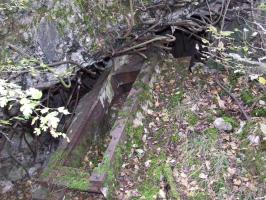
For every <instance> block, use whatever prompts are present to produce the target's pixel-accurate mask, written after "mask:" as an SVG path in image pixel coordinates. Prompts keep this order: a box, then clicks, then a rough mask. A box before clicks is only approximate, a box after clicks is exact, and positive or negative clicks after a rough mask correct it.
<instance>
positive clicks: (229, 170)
mask: <svg viewBox="0 0 266 200" xmlns="http://www.w3.org/2000/svg"><path fill="white" fill-rule="evenodd" d="M227 171H228V172H229V174H230V175H234V174H235V173H236V168H231V167H228V168H227Z"/></svg>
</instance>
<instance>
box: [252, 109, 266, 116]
mask: <svg viewBox="0 0 266 200" xmlns="http://www.w3.org/2000/svg"><path fill="white" fill-rule="evenodd" d="M251 115H252V116H254V117H266V108H256V109H254V110H252V112H251Z"/></svg>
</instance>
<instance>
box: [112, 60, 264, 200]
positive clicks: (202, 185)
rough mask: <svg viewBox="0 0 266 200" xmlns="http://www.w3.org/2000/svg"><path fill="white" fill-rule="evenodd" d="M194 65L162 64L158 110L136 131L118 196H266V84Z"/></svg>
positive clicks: (141, 114) (143, 112)
mask: <svg viewBox="0 0 266 200" xmlns="http://www.w3.org/2000/svg"><path fill="white" fill-rule="evenodd" d="M187 66H188V60H187V59H178V60H176V59H174V60H172V59H171V60H166V61H165V62H164V64H163V66H161V72H160V74H158V75H157V80H156V82H155V83H154V84H153V87H152V88H150V103H149V105H150V106H149V107H147V106H142V108H141V109H139V111H138V112H137V114H136V118H135V119H134V121H133V123H132V127H131V128H130V129H129V130H128V131H129V135H130V136H131V138H130V143H131V146H130V147H131V149H130V151H129V152H130V153H129V154H127V155H125V156H124V163H123V165H122V170H121V172H120V175H119V177H118V187H117V190H116V194H115V197H113V199H121V200H127V199H132V200H133V199H134V200H137V199H146V200H153V199H194V200H204V199H257V200H259V199H266V164H265V163H266V154H265V149H266V141H265V139H266V118H265V117H266V109H265V102H266V95H265V87H264V86H263V85H261V84H259V83H258V82H257V81H250V80H249V77H247V75H237V74H234V73H232V72H231V73H229V71H227V70H223V71H217V70H216V73H210V71H212V70H204V69H200V68H199V69H197V70H196V71H195V72H193V73H192V74H191V73H189V72H188V70H187V69H188V67H187ZM214 71H215V70H214ZM215 74H216V75H215ZM217 80H219V83H221V84H222V85H223V86H225V87H226V88H227V90H228V91H229V92H230V94H232V95H234V96H235V98H236V100H233V99H232V98H231V97H230V96H229V94H228V93H227V92H225V90H224V89H222V88H221V87H220V86H219V85H218V84H217ZM238 103H239V104H241V107H242V108H243V109H244V110H245V112H246V114H247V115H249V116H251V117H250V119H249V120H246V119H245V117H244V116H243V113H242V112H241V110H240V108H239V105H238Z"/></svg>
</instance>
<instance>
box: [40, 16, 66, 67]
mask: <svg viewBox="0 0 266 200" xmlns="http://www.w3.org/2000/svg"><path fill="white" fill-rule="evenodd" d="M37 41H38V43H39V45H40V47H41V49H42V51H43V53H44V55H45V56H46V58H47V60H48V61H49V62H54V61H59V60H60V58H61V57H62V55H60V54H59V53H58V49H57V46H58V45H59V44H60V43H61V39H60V36H59V32H58V30H57V27H56V24H55V23H54V22H52V21H49V20H47V19H46V18H42V19H41V22H40V24H39V27H38V31H37Z"/></svg>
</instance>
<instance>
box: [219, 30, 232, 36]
mask: <svg viewBox="0 0 266 200" xmlns="http://www.w3.org/2000/svg"><path fill="white" fill-rule="evenodd" d="M233 33H234V32H233V31H221V35H222V36H225V37H226V36H230V35H232V34H233Z"/></svg>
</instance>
